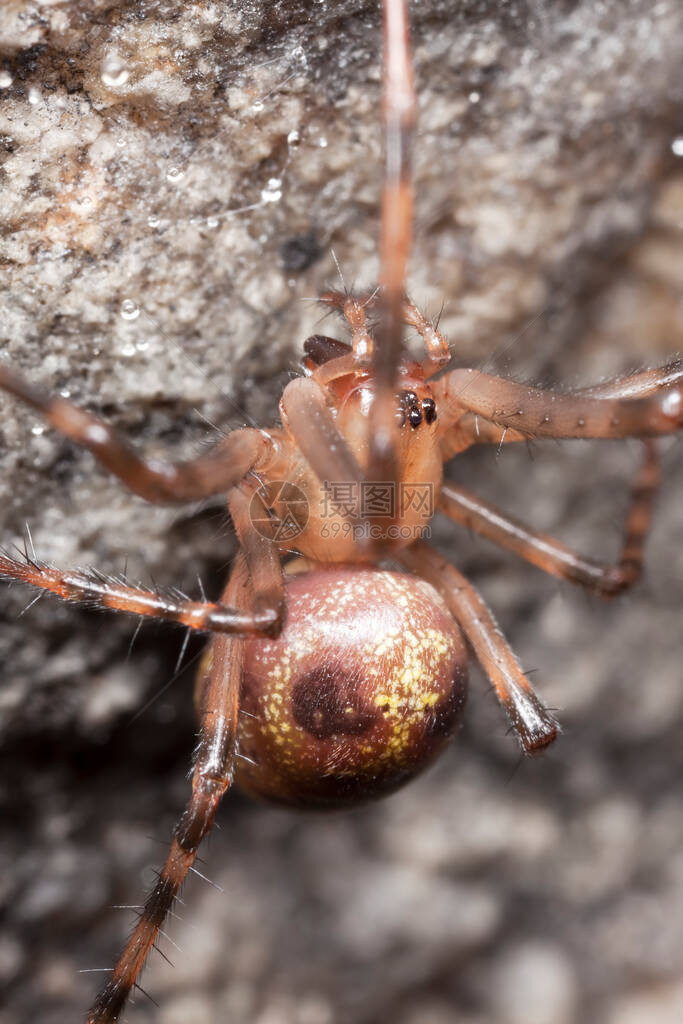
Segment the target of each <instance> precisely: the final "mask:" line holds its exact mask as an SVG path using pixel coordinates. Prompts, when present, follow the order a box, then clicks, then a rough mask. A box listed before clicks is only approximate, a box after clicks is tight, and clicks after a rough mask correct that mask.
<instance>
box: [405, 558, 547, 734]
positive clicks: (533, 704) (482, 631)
mask: <svg viewBox="0 0 683 1024" xmlns="http://www.w3.org/2000/svg"><path fill="white" fill-rule="evenodd" d="M400 559H401V562H402V563H403V564H404V565H405V566H407V568H409V569H411V570H412V571H413V572H414V573H416V574H417V575H419V576H421V577H422V579H425V580H427V581H428V582H429V583H431V584H432V586H433V587H435V588H436V589H437V590H438V591H439V592H440V593H441V595H442V596H443V598H444V600H445V601H446V604H447V605H448V607H449V608H450V610H451V613H452V615H453V617H454V618H455V620H456V622H457V623H458V625H459V626H460V627H461V629H462V631H463V633H464V634H465V636H466V637H467V639H468V641H469V643H470V645H471V646H472V648H473V650H474V652H475V654H476V655H477V658H478V659H479V662H480V664H481V666H482V668H483V669H484V671H485V672H486V674H487V676H488V677H489V679H490V680H491V682H492V684H493V687H494V689H495V691H496V695H497V697H498V700H499V701H500V703H501V704H502V706H503V708H504V709H505V711H506V713H507V715H508V717H509V719H510V722H511V723H512V727H513V728H514V730H515V732H516V733H517V737H518V739H519V741H520V743H521V745H522V749H523V750H524V753H525V754H537V753H540V752H541V751H543V750H545V748H546V747H548V746H549V745H550V744H551V743H552V742H553V740H554V739H555V738H556V736H557V733H558V731H559V726H558V724H557V722H556V721H555V718H554V717H553V715H552V714H551V713H550V711H548V709H547V708H546V707H545V706H544V705H543V703H542V702H541V700H540V699H539V697H538V695H537V694H536V693H535V692H534V690H533V688H532V686H531V684H530V682H529V680H528V679H527V678H526V676H525V675H524V672H523V670H522V666H521V665H520V663H519V661H518V660H517V658H516V657H515V655H514V654H513V652H512V650H511V649H510V647H509V646H508V643H507V641H506V640H505V637H504V636H503V634H502V633H501V631H500V628H499V626H498V623H497V622H496V620H495V619H494V617H493V615H492V613H491V611H490V609H489V608H488V607H487V605H486V603H485V601H484V599H483V598H482V597H481V595H480V594H479V593H478V591H477V590H475V588H474V587H473V586H472V584H471V583H469V582H468V580H466V579H465V577H464V576H463V575H461V573H459V572H458V570H457V569H456V568H455V566H453V565H451V564H450V563H449V562H447V561H446V559H445V558H443V557H442V556H441V555H440V554H439V553H438V552H437V551H436V550H435V549H434V548H433V547H432V546H431V545H430V544H427V543H426V542H425V541H417V542H416V543H415V544H413V545H412V547H410V548H408V549H406V550H405V551H402V552H401V554H400Z"/></svg>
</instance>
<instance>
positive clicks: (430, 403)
mask: <svg viewBox="0 0 683 1024" xmlns="http://www.w3.org/2000/svg"><path fill="white" fill-rule="evenodd" d="M422 410H423V412H424V414H425V420H426V422H427V423H433V422H434V420H435V419H436V402H435V401H434V399H433V398H423V399H422Z"/></svg>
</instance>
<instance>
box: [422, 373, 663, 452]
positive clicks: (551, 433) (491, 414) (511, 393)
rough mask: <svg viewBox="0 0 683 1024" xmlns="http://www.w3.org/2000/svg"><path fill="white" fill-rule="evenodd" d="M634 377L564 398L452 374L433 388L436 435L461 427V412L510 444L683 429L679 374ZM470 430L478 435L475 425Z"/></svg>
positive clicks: (484, 375)
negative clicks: (503, 433)
mask: <svg viewBox="0 0 683 1024" xmlns="http://www.w3.org/2000/svg"><path fill="white" fill-rule="evenodd" d="M634 376H635V378H636V383H635V384H634V385H633V386H632V387H631V386H630V383H629V382H630V380H631V378H629V377H626V378H623V379H622V380H621V381H617V382H615V383H614V384H613V385H603V386H598V387H597V388H596V389H594V390H591V389H587V390H583V391H580V392H577V393H574V394H563V393H561V392H556V391H550V390H545V389H543V388H535V387H531V386H529V385H527V384H517V383H516V382H515V381H511V380H503V379H502V378H501V377H494V376H491V375H490V374H487V373H482V372H481V371H479V370H460V369H459V370H452V371H451V373H447V374H445V375H444V376H443V377H441V379H440V380H438V381H437V382H436V384H435V385H434V398H435V400H436V403H437V406H438V409H439V416H440V421H441V426H440V430H441V432H442V434H446V433H447V432H448V430H449V429H450V428H453V426H455V425H457V426H458V427H460V424H459V422H458V421H459V420H460V418H461V417H462V416H463V413H465V412H470V413H474V414H475V415H476V416H481V417H483V418H484V419H485V420H489V421H490V422H492V423H494V424H496V425H497V426H499V427H501V428H503V430H509V431H513V432H514V433H515V435H518V436H515V437H514V438H512V439H514V440H517V439H519V438H520V437H524V438H536V437H539V438H540V437H550V438H579V437H584V438H623V437H640V438H643V437H656V436H658V435H661V434H670V433H673V432H674V431H676V430H678V429H679V428H681V427H683V370H681V368H680V367H678V368H675V369H672V368H671V367H661V368H660V369H659V370H650V371H647V373H646V374H643V373H639V374H635V375H634ZM634 395H635V397H634ZM472 428H473V430H475V431H476V422H472ZM474 440H476V437H475V438H473V441H474ZM487 440H490V439H489V438H487ZM502 440H504V438H503V439H502Z"/></svg>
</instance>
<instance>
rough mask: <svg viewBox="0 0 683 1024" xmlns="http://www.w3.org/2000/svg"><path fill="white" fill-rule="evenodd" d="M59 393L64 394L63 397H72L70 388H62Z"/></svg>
mask: <svg viewBox="0 0 683 1024" xmlns="http://www.w3.org/2000/svg"><path fill="white" fill-rule="evenodd" d="M59 393H60V395H61V396H62V398H71V392H70V391H69V389H68V388H62V390H61V391H60V392H59Z"/></svg>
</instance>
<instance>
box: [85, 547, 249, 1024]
mask: <svg viewBox="0 0 683 1024" xmlns="http://www.w3.org/2000/svg"><path fill="white" fill-rule="evenodd" d="M248 583H249V572H248V568H247V559H246V556H245V555H243V554H242V553H241V552H240V553H239V554H238V555H237V558H236V560H235V564H234V567H233V571H232V574H231V576H230V580H229V582H228V585H227V587H226V588H225V591H224V594H223V597H224V599H225V601H226V602H229V603H230V604H234V605H236V606H237V607H238V608H240V609H241V610H242V611H244V612H245V613H246V609H247V600H248V597H249V592H248ZM243 653H244V644H243V642H242V641H241V640H238V639H235V638H233V637H226V636H217V637H216V638H215V640H214V641H213V667H212V670H211V676H210V679H209V683H208V687H207V690H206V691H205V694H204V700H203V707H202V712H201V720H200V729H199V742H198V745H197V750H196V753H195V762H194V769H193V772H192V795H191V797H190V800H189V803H188V804H187V807H186V809H185V812H184V814H183V815H182V817H181V819H180V821H179V822H178V824H177V826H176V828H175V831H174V833H173V840H172V842H171V850H170V852H169V854H168V857H167V859H166V863H165V864H164V867H163V868H162V870H161V873H160V875H159V878H158V881H157V883H156V885H155V886H154V888H153V889H152V891H151V892H150V894H149V895H148V897H147V899H146V901H145V905H144V908H143V910H142V913H141V915H140V918H139V920H138V922H137V924H136V926H135V928H134V930H133V933H132V935H131V937H130V939H129V940H128V942H127V944H126V946H125V949H124V950H123V953H122V954H121V956H120V958H119V960H118V962H117V964H116V966H115V968H114V970H113V972H112V975H111V977H110V979H109V981H108V982H107V984H106V985H105V986H104V988H103V989H102V991H101V992H100V993H99V995H98V996H97V998H96V1000H95V1002H94V1003H93V1005H92V1007H91V1009H90V1011H89V1012H88V1016H87V1024H113V1022H114V1021H117V1020H118V1018H119V1016H120V1014H121V1012H122V1010H123V1007H124V1005H125V1002H126V1000H127V998H128V995H129V993H130V991H131V989H132V988H133V986H134V985H135V982H136V979H137V977H138V975H139V974H140V971H141V970H142V968H143V966H144V964H145V961H146V959H147V956H148V955H149V953H150V951H151V949H152V947H153V946H154V944H155V942H156V940H157V938H158V935H159V931H160V929H161V926H162V924H163V922H164V919H165V918H166V915H167V914H168V912H169V911H170V909H171V907H172V905H173V902H174V900H175V898H176V896H177V895H178V892H179V890H180V887H181V886H182V884H183V882H184V880H185V878H186V876H187V874H188V872H189V871H190V870H191V868H192V865H193V863H194V860H195V857H196V855H197V850H198V848H199V844H200V843H201V841H202V839H203V838H204V836H205V835H206V834H207V833H208V832H209V830H210V829H211V827H212V825H213V822H214V817H215V815H216V810H217V808H218V805H219V803H220V801H221V799H222V797H223V795H224V793H225V792H226V790H227V789H228V787H229V786H230V784H231V782H232V776H233V768H234V761H235V752H236V751H235V741H236V735H237V723H238V714H239V694H240V683H241V678H242V662H243Z"/></svg>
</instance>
